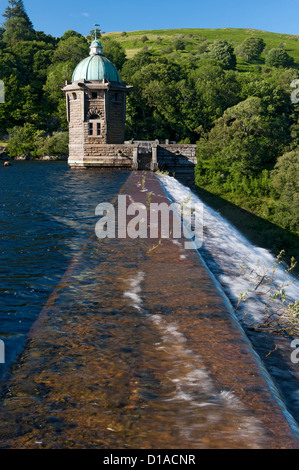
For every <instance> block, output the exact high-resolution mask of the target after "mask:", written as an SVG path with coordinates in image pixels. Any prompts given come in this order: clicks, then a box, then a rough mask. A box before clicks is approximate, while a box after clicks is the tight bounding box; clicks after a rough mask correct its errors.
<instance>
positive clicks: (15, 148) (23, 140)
mask: <svg viewBox="0 0 299 470" xmlns="http://www.w3.org/2000/svg"><path fill="white" fill-rule="evenodd" d="M36 132H37V129H36V128H35V126H34V125H33V124H29V123H26V124H24V126H23V127H20V126H15V127H13V128H12V129H10V130H9V140H8V144H7V151H8V153H9V156H10V157H12V158H14V157H18V156H21V155H29V154H30V153H31V152H34V150H35V145H34V136H35V134H36Z"/></svg>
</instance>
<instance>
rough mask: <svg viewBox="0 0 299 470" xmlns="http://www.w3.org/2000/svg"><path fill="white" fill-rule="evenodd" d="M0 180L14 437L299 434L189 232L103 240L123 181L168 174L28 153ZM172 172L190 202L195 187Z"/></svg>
mask: <svg viewBox="0 0 299 470" xmlns="http://www.w3.org/2000/svg"><path fill="white" fill-rule="evenodd" d="M0 178H1V196H2V197H1V211H0V217H1V252H0V261H1V274H0V275H1V284H0V289H1V290H0V294H1V328H0V338H1V339H3V340H4V341H5V345H6V365H5V367H6V368H8V366H9V365H11V364H12V363H13V362H14V369H13V370H12V371H11V374H10V376H9V377H4V378H5V380H4V381H3V383H2V386H3V390H2V395H1V402H0V439H1V442H2V447H5V448H6V447H17V448H19V447H21V448H40V447H42V448H65V447H66V448H75V447H79V448H82V447H89V448H266V447H296V446H297V445H298V441H297V438H298V436H297V434H296V433H297V425H296V422H295V420H294V419H293V417H292V416H291V415H290V414H289V413H288V411H287V409H286V406H285V403H284V402H283V399H282V400H281V398H280V397H278V398H279V400H280V401H279V400H277V396H278V395H277V389H276V388H275V386H274V384H272V383H271V381H270V382H269V380H268V379H265V371H264V369H263V367H262V366H261V363H260V362H259V361H258V360H256V358H255V356H254V354H253V351H252V349H251V345H250V343H249V342H248V340H247V338H246V337H245V335H243V332H242V331H241V330H240V329H239V328H238V325H237V322H236V320H235V319H234V318H233V317H232V316H231V314H230V312H229V309H227V305H226V302H225V300H224V299H223V297H222V295H221V294H219V291H218V290H217V288H216V287H215V284H214V281H213V279H212V278H211V277H210V275H209V274H208V272H207V270H206V268H205V267H204V266H203V265H202V263H201V262H200V259H199V257H198V255H197V254H196V253H195V252H194V251H192V250H189V253H187V252H186V250H185V251H184V246H183V244H182V241H181V240H165V241H164V240H163V241H162V243H161V244H160V245H159V244H158V243H157V242H158V240H141V239H136V240H131V239H122V240H117V239H115V240H114V239H109V240H108V239H106V240H102V241H99V240H98V239H97V238H96V236H95V233H94V229H95V224H96V221H97V219H98V217H95V215H94V213H95V208H96V206H97V204H99V203H100V202H112V201H113V202H114V203H115V201H116V196H117V195H118V193H119V192H122V193H123V194H126V193H127V194H129V195H130V201H138V202H143V203H146V201H147V200H148V197H149V195H150V197H151V199H152V201H153V202H155V201H156V202H159V201H162V200H164V199H165V193H164V191H163V189H162V187H161V186H160V185H159V184H158V183H157V180H156V179H155V176H153V175H151V174H150V173H148V174H147V175H146V176H145V177H143V175H142V174H141V173H140V172H139V174H138V175H137V174H136V175H135V176H134V174H131V173H129V172H123V171H107V170H105V171H101V170H94V171H72V170H69V169H68V168H67V166H66V164H64V163H55V162H50V163H45V162H16V163H15V164H14V166H13V167H11V168H9V169H3V170H1V172H0ZM143 178H144V179H145V182H144V188H142V187H143V181H142V179H143ZM163 184H164V187H165V189H166V190H167V191H168V192H170V193H172V197H174V198H175V199H178V200H179V199H180V198H181V197H182V198H185V196H186V194H185V191H187V193H188V192H189V190H187V189H186V188H185V187H184V186H182V185H180V183H178V182H177V181H176V180H174V179H173V178H170V179H166V180H164V182H163ZM196 202H198V201H196ZM206 211H207V214H209V209H208V208H206ZM208 221H209V219H207V223H209V222H208ZM219 224H220V225H219V227H220V226H221V223H220V222H219ZM212 229H213V230H214V231H215V233H218V229H217V227H216V225H215V223H214V222H213V223H212V225H211V227H210V230H212ZM229 229H230V228H229ZM230 230H231V229H230ZM231 237H233V233H229V232H228V228H226V240H230V239H231ZM219 238H221V237H220V235H219ZM227 246H230V245H229V243H227ZM206 251H207V252H208V249H207V248H206ZM220 251H221V253H222V256H224V257H225V250H224V249H223V250H220ZM203 256H205V253H204V252H203ZM227 256H228V257H229V256H230V254H229V252H228V255H227ZM206 259H207V262H208V256H206ZM216 259H217V258H216V257H215V260H216ZM210 266H211V269H212V265H211V264H210ZM217 266H218V264H217V263H216V261H215V275H216V276H218V271H217V269H219V268H217ZM216 268H217V269H216ZM223 269H224V268H223ZM227 275H229V273H227ZM218 277H219V276H218ZM26 337H27V338H28V340H27V342H26V349H25V352H24V354H23V355H22V356H21V359H19V358H17V355H18V354H19V353H20V352H21V351H22V349H23V348H24V346H25V340H26ZM276 365H277V367H278V369H279V368H280V367H281V364H280V365H279V364H276ZM0 367H1V368H2V369H1V371H2V374H3V373H4V372H5V368H4V366H3V365H0ZM6 370H7V369H6ZM296 436H297V437H296Z"/></svg>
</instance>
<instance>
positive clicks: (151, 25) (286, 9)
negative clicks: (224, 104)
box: [0, 0, 299, 37]
mask: <svg viewBox="0 0 299 470" xmlns="http://www.w3.org/2000/svg"><path fill="white" fill-rule="evenodd" d="M23 2H24V5H25V8H26V11H27V13H28V15H29V17H30V19H31V21H32V23H33V25H34V28H35V29H36V30H38V31H45V33H47V34H51V35H52V36H55V37H60V36H62V35H63V33H64V32H65V31H67V30H68V29H73V30H75V31H78V32H79V33H81V34H83V35H87V34H88V33H89V32H90V30H91V29H93V25H94V23H99V24H100V25H101V30H102V31H104V32H107V33H108V32H112V31H140V30H152V29H172V28H175V29H176V28H252V29H260V30H264V31H271V32H275V33H288V34H299V21H298V20H299V0H250V1H247V2H242V0H226V1H225V0H151V1H150V2H148V1H144V0H127V1H124V0H113V2H112V1H107V0H106V1H105V0H102V1H101V0H88V1H86V2H83V1H82V0H51V1H50V0H42V1H41V0H23ZM7 4H8V3H7V0H0V13H1V14H2V13H3V12H4V10H5V7H6V6H7Z"/></svg>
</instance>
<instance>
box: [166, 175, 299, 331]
mask: <svg viewBox="0 0 299 470" xmlns="http://www.w3.org/2000/svg"><path fill="white" fill-rule="evenodd" d="M159 179H160V180H161V182H162V184H163V186H164V188H165V190H166V192H167V193H168V194H169V195H170V196H171V197H172V198H173V199H174V200H175V202H178V203H179V204H182V203H183V202H184V201H186V200H187V199H188V198H189V202H188V203H187V205H188V206H189V207H191V208H193V209H195V211H196V212H197V213H198V214H202V213H203V221H204V239H203V247H202V249H200V253H201V255H202V257H203V258H204V260H205V261H206V263H207V265H208V266H209V268H210V270H211V271H212V273H213V274H214V275H215V277H216V279H217V280H218V281H219V283H220V284H221V286H222V287H223V289H224V291H225V292H226V294H227V295H228V297H229V298H230V299H231V300H232V302H233V303H234V304H235V305H236V304H237V301H238V298H239V296H240V294H241V293H245V292H246V291H248V298H247V300H246V302H245V303H244V305H242V304H241V306H240V307H239V309H238V311H237V315H238V316H239V319H240V318H243V317H244V314H246V321H247V323H249V324H252V323H256V322H258V321H261V320H263V318H264V307H265V302H266V297H265V296H262V295H260V294H259V293H258V291H254V289H253V287H254V284H253V281H252V276H251V277H250V276H249V274H248V273H250V272H251V271H252V270H257V271H258V273H259V274H260V275H261V276H263V275H264V274H265V273H267V272H268V273H271V271H272V268H273V266H274V265H275V263H276V261H277V260H276V259H275V258H274V256H273V255H272V254H271V253H270V252H269V251H268V250H266V249H264V248H259V247H257V246H254V245H252V244H251V243H250V241H249V240H247V239H246V238H245V237H244V236H243V235H242V234H241V233H240V232H239V231H238V230H237V229H236V228H235V227H234V226H233V225H232V224H230V223H229V222H228V221H227V220H226V219H225V218H224V217H222V216H221V215H220V214H218V213H217V212H216V211H214V210H213V209H211V208H210V207H209V206H207V205H206V204H204V203H203V202H202V201H201V200H200V199H199V198H198V196H196V195H195V194H194V193H193V192H192V191H191V190H190V188H188V187H186V186H184V185H183V184H181V183H180V182H178V181H177V180H176V179H175V178H173V177H171V176H159ZM282 284H284V285H285V291H286V293H287V295H288V298H289V300H290V301H295V300H298V298H299V281H298V279H296V278H295V277H293V276H292V275H290V274H286V273H285V270H284V269H283V267H282V266H278V267H277V269H276V270H275V281H274V284H273V285H276V286H280V285H282Z"/></svg>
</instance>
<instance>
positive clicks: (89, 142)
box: [63, 38, 132, 167]
mask: <svg viewBox="0 0 299 470" xmlns="http://www.w3.org/2000/svg"><path fill="white" fill-rule="evenodd" d="M131 89H132V87H129V86H127V85H126V83H124V82H122V81H121V80H120V77H119V74H118V71H117V70H116V67H115V66H114V65H113V63H112V62H111V61H110V60H108V59H107V58H106V57H104V56H103V53H102V46H101V43H100V41H99V40H97V38H95V40H94V41H93V42H92V44H91V46H90V55H89V57H87V58H86V59H83V60H82V61H81V62H80V63H79V64H78V65H77V67H76V68H75V70H74V73H73V77H72V82H67V83H66V85H65V87H64V88H63V91H64V92H65V94H66V109H67V120H68V123H69V159H68V163H69V165H70V166H72V167H85V166H87V165H88V166H90V164H92V162H94V165H92V166H126V165H127V164H128V162H127V161H126V153H127V152H126V151H124V152H123V151H122V146H123V144H124V133H125V118H126V94H127V93H128V91H130V90H131ZM124 148H125V146H124ZM124 150H125V149H124ZM122 157H123V158H122Z"/></svg>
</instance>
